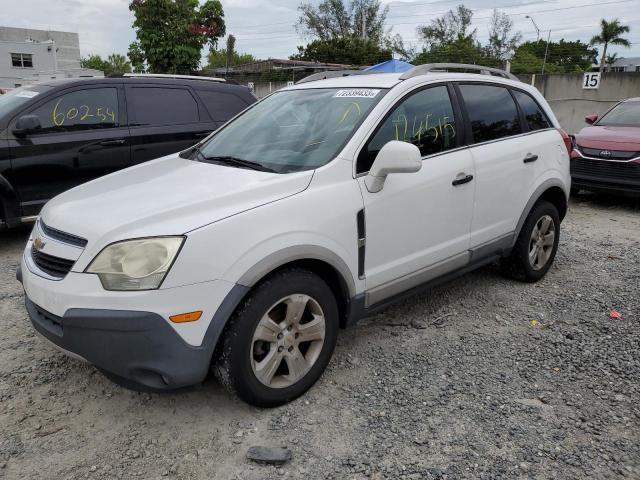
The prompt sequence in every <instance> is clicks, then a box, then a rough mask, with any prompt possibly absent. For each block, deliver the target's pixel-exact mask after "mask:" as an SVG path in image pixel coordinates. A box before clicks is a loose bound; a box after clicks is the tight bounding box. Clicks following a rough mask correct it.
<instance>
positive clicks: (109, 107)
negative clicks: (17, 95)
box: [8, 83, 131, 216]
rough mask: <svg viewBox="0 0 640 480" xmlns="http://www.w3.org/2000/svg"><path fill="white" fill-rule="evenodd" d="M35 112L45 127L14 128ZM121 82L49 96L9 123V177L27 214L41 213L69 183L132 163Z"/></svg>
mask: <svg viewBox="0 0 640 480" xmlns="http://www.w3.org/2000/svg"><path fill="white" fill-rule="evenodd" d="M27 114H29V115H35V116H37V117H38V119H39V120H40V124H41V127H42V128H41V129H39V130H38V131H37V132H32V133H29V134H27V135H24V136H16V135H13V134H12V133H11V132H12V130H13V126H14V125H15V122H16V120H17V119H18V118H19V117H20V116H22V115H27ZM126 123H127V122H126V115H125V108H124V92H123V89H122V85H120V84H115V83H109V84H92V85H91V86H82V87H75V88H70V89H67V90H64V91H62V92H60V93H59V94H56V95H53V96H50V97H48V98H47V99H45V100H43V101H42V102H39V103H37V104H35V105H34V106H32V107H30V108H29V109H28V110H26V111H23V112H20V114H18V115H16V117H15V118H14V119H13V120H12V121H11V122H10V124H9V129H8V131H9V149H10V155H11V163H12V169H11V172H10V174H9V176H10V178H9V181H10V183H11V184H12V185H13V186H14V188H15V189H16V191H17V192H18V195H19V197H20V203H21V206H22V215H24V216H29V215H36V214H38V212H39V211H40V208H41V207H42V205H43V204H44V203H45V202H46V201H47V200H49V199H51V198H53V197H55V196H56V195H58V194H59V193H62V192H64V191H65V190H68V189H69V188H72V187H75V186H77V185H80V184H81V183H84V182H87V181H89V180H92V179H94V178H97V177H100V176H102V175H106V174H108V173H111V172H114V171H116V170H120V169H122V168H125V167H127V166H129V165H130V161H131V157H130V153H129V130H128V128H127V127H126Z"/></svg>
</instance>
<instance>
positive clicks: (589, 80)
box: [582, 72, 600, 89]
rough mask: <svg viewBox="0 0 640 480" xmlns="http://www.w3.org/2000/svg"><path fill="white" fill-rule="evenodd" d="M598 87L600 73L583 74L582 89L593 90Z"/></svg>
mask: <svg viewBox="0 0 640 480" xmlns="http://www.w3.org/2000/svg"><path fill="white" fill-rule="evenodd" d="M599 87H600V72H587V73H585V74H584V80H583V82H582V88H584V89H594V88H599Z"/></svg>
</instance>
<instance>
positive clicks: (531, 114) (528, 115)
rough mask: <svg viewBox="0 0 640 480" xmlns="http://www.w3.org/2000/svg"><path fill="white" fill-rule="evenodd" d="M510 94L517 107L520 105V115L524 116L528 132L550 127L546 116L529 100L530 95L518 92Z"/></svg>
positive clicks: (533, 101)
mask: <svg viewBox="0 0 640 480" xmlns="http://www.w3.org/2000/svg"><path fill="white" fill-rule="evenodd" d="M512 92H513V95H514V96H515V97H516V101H517V102H518V105H520V110H522V113H523V114H524V118H525V120H526V121H527V125H528V126H529V130H542V129H543V128H550V127H551V123H550V122H549V120H548V119H547V116H546V115H545V114H544V112H543V111H542V109H541V108H540V105H538V103H537V102H536V101H535V100H534V99H533V98H531V95H529V94H528V93H524V92H521V91H519V90H512Z"/></svg>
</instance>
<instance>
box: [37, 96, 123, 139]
mask: <svg viewBox="0 0 640 480" xmlns="http://www.w3.org/2000/svg"><path fill="white" fill-rule="evenodd" d="M31 114H32V115H37V116H38V118H39V119H40V124H41V125H42V128H43V130H45V131H60V130H61V131H65V130H87V129H93V128H112V127H117V126H118V91H117V89H115V88H90V89H87V90H77V91H75V92H70V93H67V94H64V95H62V96H60V97H56V98H54V99H53V100H50V101H48V102H47V103H45V104H44V105H42V106H40V107H38V108H36V109H35V110H33V111H32V112H31Z"/></svg>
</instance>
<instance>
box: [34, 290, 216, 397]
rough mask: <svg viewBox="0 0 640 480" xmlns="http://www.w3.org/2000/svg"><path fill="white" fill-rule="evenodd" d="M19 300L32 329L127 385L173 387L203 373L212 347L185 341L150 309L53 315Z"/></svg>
mask: <svg viewBox="0 0 640 480" xmlns="http://www.w3.org/2000/svg"><path fill="white" fill-rule="evenodd" d="M25 304H26V308H27V312H28V313H29V317H30V318H31V323H32V324H33V327H34V328H35V329H36V331H38V333H40V334H41V335H43V336H44V337H45V338H46V339H47V340H49V341H50V342H52V343H53V344H55V345H56V346H58V347H59V348H61V349H62V350H65V351H67V352H70V353H72V354H75V355H78V356H80V357H82V358H83V359H85V360H87V361H88V362H90V363H92V364H94V365H96V366H97V367H98V368H100V369H101V370H103V371H104V372H105V373H106V374H107V375H108V376H109V377H110V378H112V379H113V380H115V381H117V382H118V383H121V384H123V385H124V386H126V387H128V388H133V389H144V390H173V389H177V388H181V387H185V386H188V385H194V384H196V383H200V382H202V381H203V380H204V379H205V378H206V376H207V372H208V370H209V364H210V362H211V356H212V354H213V348H214V346H210V345H203V346H201V347H193V346H190V345H188V344H187V343H185V342H184V340H182V339H181V338H180V336H179V335H178V334H177V333H176V332H175V330H173V329H172V328H171V326H169V324H168V323H167V322H166V321H165V320H164V319H163V318H162V317H160V316H159V315H157V314H155V313H151V312H135V311H126V310H92V309H85V308H78V309H71V310H68V311H67V312H66V313H65V314H64V316H62V317H58V316H56V315H53V314H51V313H49V312H47V311H46V310H44V309H42V308H41V307H39V306H38V305H36V304H35V303H33V302H32V301H31V300H30V299H29V298H28V297H25Z"/></svg>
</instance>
